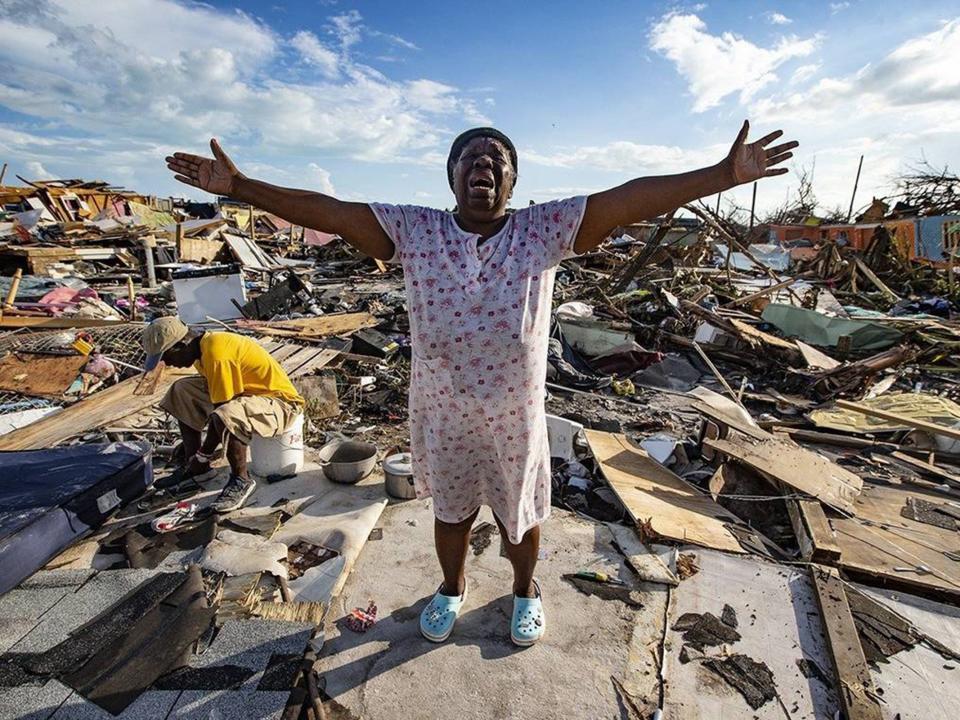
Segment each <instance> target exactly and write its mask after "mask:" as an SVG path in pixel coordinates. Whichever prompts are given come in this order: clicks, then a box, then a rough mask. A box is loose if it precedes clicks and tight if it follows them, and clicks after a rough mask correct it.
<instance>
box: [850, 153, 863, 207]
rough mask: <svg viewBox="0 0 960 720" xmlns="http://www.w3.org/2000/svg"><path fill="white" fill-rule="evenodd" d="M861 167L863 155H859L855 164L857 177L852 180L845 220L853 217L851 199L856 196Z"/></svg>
mask: <svg viewBox="0 0 960 720" xmlns="http://www.w3.org/2000/svg"><path fill="white" fill-rule="evenodd" d="M862 167H863V155H861V156H860V164H859V165H857V178H856V180H854V181H853V194H852V195H850V209H849V210H847V222H850V218H851V217H853V200H854V198H855V197H857V185H859V184H860V169H861V168H862Z"/></svg>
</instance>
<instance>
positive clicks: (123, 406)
mask: <svg viewBox="0 0 960 720" xmlns="http://www.w3.org/2000/svg"><path fill="white" fill-rule="evenodd" d="M192 374H194V371H193V370H192V369H191V370H175V369H171V368H167V371H166V372H165V373H164V374H163V379H162V380H161V381H160V382H159V383H158V384H157V387H156V392H153V393H150V394H148V395H135V394H134V390H135V389H136V388H137V386H138V385H139V384H140V379H141V376H139V375H135V376H134V377H131V378H128V379H126V380H124V381H123V382H121V383H118V384H117V385H114V386H113V387H109V388H107V389H106V390H101V391H100V392H98V393H95V394H93V395H91V396H89V397H87V398H85V399H84V400H81V401H80V402H78V403H76V404H74V405H71V406H70V407H68V408H64V409H63V410H61V411H60V412H58V413H55V414H53V415H48V416H47V417H44V418H41V419H40V420H37V421H36V422H33V423H30V424H29V425H27V426H25V427H22V428H19V429H18V430H14V431H13V432H9V433H7V434H6V435H2V436H0V450H39V449H42V448H49V447H53V446H55V445H57V444H59V443H61V442H63V441H64V440H69V439H70V438H72V437H75V436H77V435H82V434H83V433H85V432H88V431H90V430H94V429H96V428H98V427H100V426H102V425H106V424H108V423H112V422H114V421H116V420H118V419H120V418H122V417H126V416H127V415H132V414H133V413H135V412H138V411H140V410H143V409H144V408H147V407H150V406H152V405H156V404H157V403H158V402H160V400H161V399H163V395H164V393H166V391H167V388H169V387H170V386H171V385H172V384H173V383H174V382H176V381H177V380H179V379H181V378H183V377H186V376H188V375H192Z"/></svg>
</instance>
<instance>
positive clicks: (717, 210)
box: [716, 193, 723, 217]
mask: <svg viewBox="0 0 960 720" xmlns="http://www.w3.org/2000/svg"><path fill="white" fill-rule="evenodd" d="M721 197H723V193H717V209H716V213H717V217H720V198H721Z"/></svg>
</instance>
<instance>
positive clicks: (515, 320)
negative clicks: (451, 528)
mask: <svg viewBox="0 0 960 720" xmlns="http://www.w3.org/2000/svg"><path fill="white" fill-rule="evenodd" d="M585 207H586V198H584V197H577V198H570V199H567V200H557V201H554V202H549V203H544V204H542V205H532V206H530V207H527V208H523V209H522V210H518V211H517V212H515V213H513V214H512V215H510V216H509V217H508V219H507V221H506V224H505V225H504V227H503V229H502V230H501V231H500V232H499V233H497V234H496V235H494V236H492V237H490V238H488V239H487V240H484V241H482V242H480V236H479V235H476V234H471V233H467V232H464V231H463V230H461V229H460V227H459V226H458V225H457V223H456V220H455V218H454V216H453V214H451V213H448V212H445V211H443V210H434V209H430V208H424V207H417V206H409V205H402V206H398V205H384V204H373V205H371V208H372V209H373V212H374V214H375V215H376V217H377V219H378V220H379V221H380V224H381V225H382V226H383V228H384V230H385V231H386V233H387V235H388V236H389V237H390V238H391V239H392V240H393V243H394V246H395V249H396V252H395V254H394V257H393V261H395V262H399V263H400V264H401V265H402V267H403V272H404V282H405V285H406V291H407V303H408V309H409V314H410V329H411V335H412V343H413V367H412V374H411V380H410V446H411V448H410V449H411V454H412V456H413V472H414V482H415V485H416V490H417V496H418V497H427V496H433V503H434V513H435V514H436V516H437V517H438V518H439V519H440V520H442V521H444V522H450V523H456V522H460V521H462V520H464V519H465V518H467V517H468V516H469V515H470V514H471V513H472V512H473V511H474V510H476V509H477V508H478V507H479V506H480V505H489V506H490V507H491V509H492V510H493V511H494V512H495V513H496V515H497V517H498V518H499V519H500V521H501V522H502V523H503V524H504V525H505V527H506V528H507V530H508V532H509V540H510V542H512V543H518V542H520V540H521V538H522V537H523V535H524V533H525V532H526V531H527V530H529V529H530V528H531V527H533V526H535V525H538V524H540V523H541V522H543V520H545V519H546V518H547V516H548V515H549V514H550V453H549V447H548V445H547V424H546V417H545V412H544V380H545V378H546V363H547V340H548V335H549V329H550V313H551V304H552V300H553V280H554V272H555V267H556V266H557V265H558V264H559V263H560V261H561V260H563V259H564V258H565V257H569V256H571V255H573V254H574V253H573V241H574V239H575V238H576V235H577V231H578V230H579V228H580V222H581V220H582V219H583V212H584V209H585Z"/></svg>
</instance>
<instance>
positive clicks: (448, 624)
mask: <svg viewBox="0 0 960 720" xmlns="http://www.w3.org/2000/svg"><path fill="white" fill-rule="evenodd" d="M441 590H443V585H442V584H441V585H440V587H439V588H438V589H437V594H436V595H434V596H433V599H432V600H431V601H430V602H429V603H427V606H426V607H425V608H424V609H423V612H421V613H420V632H421V634H422V635H423V636H424V637H425V638H426V639H427V640H430V641H431V642H437V643H439V642H443V641H444V640H446V639H447V638H448V637H450V633H452V632H453V625H454V623H455V622H456V621H457V616H458V615H459V614H460V608H461V607H463V602H464V600H466V598H467V586H466V585H464V586H463V595H453V596H450V595H444V594H443V593H441V592H440V591H441Z"/></svg>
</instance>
